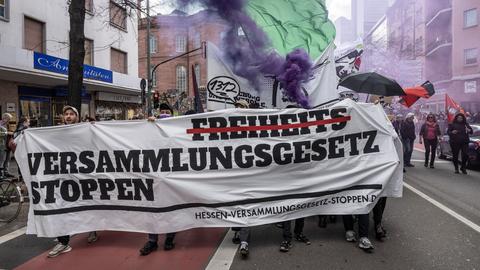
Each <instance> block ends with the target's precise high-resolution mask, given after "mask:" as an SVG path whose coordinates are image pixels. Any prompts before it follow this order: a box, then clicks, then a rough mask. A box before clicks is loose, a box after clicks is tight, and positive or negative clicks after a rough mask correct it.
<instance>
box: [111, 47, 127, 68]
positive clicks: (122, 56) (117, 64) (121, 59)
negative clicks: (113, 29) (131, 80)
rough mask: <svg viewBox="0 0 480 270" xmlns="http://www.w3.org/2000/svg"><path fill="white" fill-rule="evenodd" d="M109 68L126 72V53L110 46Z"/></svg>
mask: <svg viewBox="0 0 480 270" xmlns="http://www.w3.org/2000/svg"><path fill="white" fill-rule="evenodd" d="M110 59H111V63H110V66H111V67H110V68H111V70H113V71H116V72H119V73H123V74H127V53H126V52H122V51H120V50H117V49H114V48H110Z"/></svg>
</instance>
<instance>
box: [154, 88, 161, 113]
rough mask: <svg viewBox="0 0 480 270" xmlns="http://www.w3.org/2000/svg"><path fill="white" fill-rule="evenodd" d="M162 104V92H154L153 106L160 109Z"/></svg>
mask: <svg viewBox="0 0 480 270" xmlns="http://www.w3.org/2000/svg"><path fill="white" fill-rule="evenodd" d="M159 106H160V93H159V92H158V91H155V92H154V93H153V108H154V109H158V107H159Z"/></svg>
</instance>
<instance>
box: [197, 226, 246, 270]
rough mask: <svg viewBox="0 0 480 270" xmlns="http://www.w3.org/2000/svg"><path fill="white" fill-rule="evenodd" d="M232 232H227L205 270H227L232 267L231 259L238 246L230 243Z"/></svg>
mask: <svg viewBox="0 0 480 270" xmlns="http://www.w3.org/2000/svg"><path fill="white" fill-rule="evenodd" d="M231 231H232V230H229V231H228V232H227V233H226V234H225V237H224V238H223V241H222V243H221V244H220V246H219V247H218V248H217V251H216V252H215V254H214V255H213V257H212V259H211V260H210V262H209V263H208V265H207V268H205V270H228V269H230V266H232V263H233V259H234V258H235V255H236V254H237V249H238V245H237V244H234V243H232V238H231V237H232V234H231Z"/></svg>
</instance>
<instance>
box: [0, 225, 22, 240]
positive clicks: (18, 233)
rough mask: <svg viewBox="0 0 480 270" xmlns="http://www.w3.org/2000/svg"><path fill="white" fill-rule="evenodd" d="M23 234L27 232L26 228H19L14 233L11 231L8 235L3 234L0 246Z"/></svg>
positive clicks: (0, 237)
mask: <svg viewBox="0 0 480 270" xmlns="http://www.w3.org/2000/svg"><path fill="white" fill-rule="evenodd" d="M25 232H27V227H23V228H20V229H18V230H16V231H13V232H11V233H9V234H5V235H4V236H0V244H3V243H5V242H7V241H10V240H12V239H13V238H17V237H19V236H20V235H24V234H25Z"/></svg>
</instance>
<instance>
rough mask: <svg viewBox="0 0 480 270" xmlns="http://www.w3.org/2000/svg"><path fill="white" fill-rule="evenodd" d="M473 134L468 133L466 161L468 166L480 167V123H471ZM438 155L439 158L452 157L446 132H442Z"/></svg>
mask: <svg viewBox="0 0 480 270" xmlns="http://www.w3.org/2000/svg"><path fill="white" fill-rule="evenodd" d="M470 126H471V127H472V129H473V134H472V135H470V143H469V144H468V153H467V154H468V162H467V167H469V168H480V124H471V125H470ZM438 157H439V158H441V159H447V158H449V159H451V158H452V148H451V147H450V142H449V137H448V134H447V132H445V133H444V135H443V136H442V138H441V140H440V147H439V151H438Z"/></svg>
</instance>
